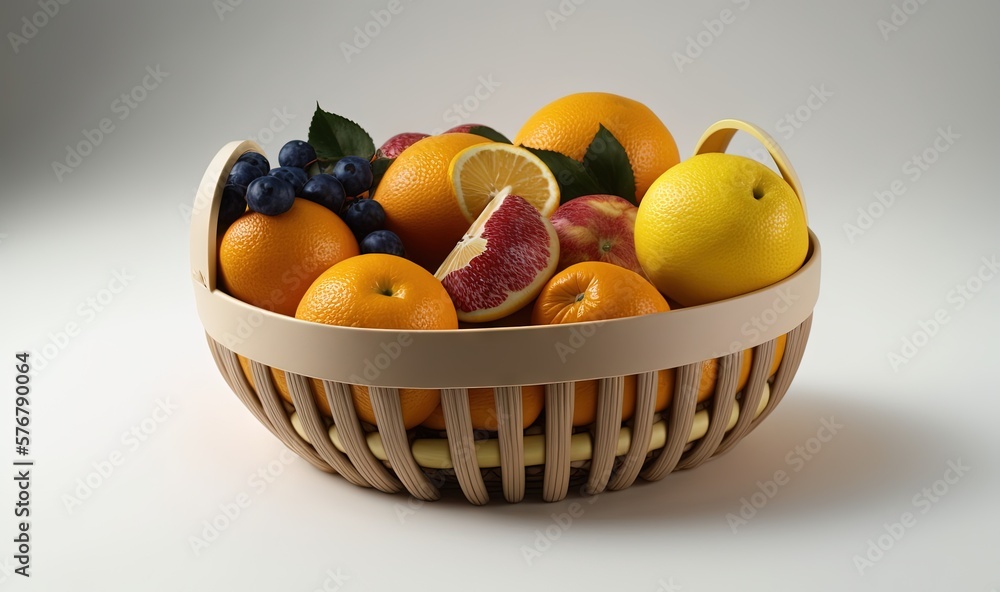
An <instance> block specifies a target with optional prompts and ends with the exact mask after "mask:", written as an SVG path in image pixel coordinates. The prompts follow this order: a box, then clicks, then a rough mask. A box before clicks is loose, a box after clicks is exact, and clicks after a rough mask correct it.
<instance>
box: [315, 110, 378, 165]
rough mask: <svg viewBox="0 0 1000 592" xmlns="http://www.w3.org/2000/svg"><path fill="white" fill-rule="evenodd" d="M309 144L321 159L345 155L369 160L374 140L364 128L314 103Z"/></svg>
mask: <svg viewBox="0 0 1000 592" xmlns="http://www.w3.org/2000/svg"><path fill="white" fill-rule="evenodd" d="M309 144H310V145H312V147H313V148H315V149H316V156H317V157H318V158H319V160H321V161H332V160H337V159H339V158H343V157H345V156H360V157H362V158H366V159H368V160H371V158H372V156H374V155H375V142H373V141H372V137H371V136H369V135H368V132H366V131H365V130H364V128H362V127H361V126H360V125H358V124H356V123H354V122H353V121H351V120H350V119H347V118H346V117H341V116H340V115H337V114H335V113H330V112H327V111H324V110H323V109H321V108H320V106H319V103H316V111H315V112H314V113H313V118H312V122H311V123H310V124H309Z"/></svg>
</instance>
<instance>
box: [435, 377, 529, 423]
mask: <svg viewBox="0 0 1000 592" xmlns="http://www.w3.org/2000/svg"><path fill="white" fill-rule="evenodd" d="M468 396H469V417H470V418H471V420H472V427H473V429H477V430H489V431H491V432H495V431H496V430H497V428H498V427H499V422H498V421H497V407H496V398H495V397H494V394H493V389H491V388H470V389H469V395H468ZM544 406H545V387H544V386H542V385H540V384H536V385H533V386H522V387H521V416H522V420H523V421H522V426H521V427H522V428H526V427H528V426H530V425H531V424H533V423H535V420H536V419H538V416H539V415H541V413H542V408H543V407H544ZM423 425H424V427H428V428H431V429H432V430H443V429H445V423H444V409H443V408H442V407H441V405H438V406H437V407H436V408H435V409H434V411H433V412H432V413H431V414H430V416H428V417H427V419H426V420H424V423H423Z"/></svg>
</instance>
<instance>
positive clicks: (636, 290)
mask: <svg viewBox="0 0 1000 592" xmlns="http://www.w3.org/2000/svg"><path fill="white" fill-rule="evenodd" d="M668 310H670V305H669V304H667V301H666V299H665V298H664V297H663V296H662V295H661V294H660V293H659V292H657V291H656V288H654V287H653V285H652V284H650V283H649V282H647V281H646V280H645V278H643V277H642V276H641V275H639V274H637V273H636V272H634V271H631V270H629V269H625V268H624V267H619V266H618V265H613V264H611V263H605V262H603V261H585V262H583V263H576V264H574V265H570V266H569V267H567V268H566V269H564V270H562V271H560V272H558V273H556V274H555V275H554V276H552V279H550V280H549V282H548V283H547V284H545V287H544V288H542V293H541V294H540V295H539V296H538V300H536V301H535V308H534V310H532V313H531V323H532V324H533V325H552V324H557V323H580V322H584V321H599V320H602V319H618V318H622V317H634V316H639V315H645V314H652V313H656V312H664V311H668Z"/></svg>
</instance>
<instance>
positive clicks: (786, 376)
mask: <svg viewBox="0 0 1000 592" xmlns="http://www.w3.org/2000/svg"><path fill="white" fill-rule="evenodd" d="M812 319H813V317H812V315H809V316H808V317H807V318H806V320H805V321H803V322H802V324H801V325H799V326H798V327H796V328H795V329H793V330H792V332H791V333H789V334H788V338H787V339H786V341H785V355H784V357H782V358H781V366H779V367H778V373H777V375H775V377H774V386H773V387H772V388H771V398H770V400H768V402H767V407H765V408H764V411H763V412H762V413H761V414H760V416H759V417H758V418H757V419H755V420H754V422H753V423H752V424H751V425H750V429H751V430H752V429H754V428H756V427H757V426H758V425H760V422H762V421H764V420H765V419H767V416H768V415H770V414H771V412H772V411H774V408H775V407H776V406H777V405H778V403H780V402H781V399H782V398H783V397H784V396H785V393H786V392H787V391H788V387H789V386H791V384H792V378H794V377H795V373H796V372H798V371H799V364H801V363H802V354H803V353H805V350H806V342H807V341H809V332H810V330H811V329H812Z"/></svg>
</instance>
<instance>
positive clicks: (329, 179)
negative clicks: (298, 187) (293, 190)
mask: <svg viewBox="0 0 1000 592" xmlns="http://www.w3.org/2000/svg"><path fill="white" fill-rule="evenodd" d="M299 197H301V198H303V199H308V200H309V201H314V202H316V203H318V204H319V205H321V206H324V207H326V208H327V209H329V210H330V211H331V212H333V213H334V214H340V209H341V208H342V207H344V186H343V185H341V184H340V181H338V180H337V178H336V177H334V176H333V175H326V174H319V175H316V176H315V177H313V178H311V179H309V180H308V181H307V182H306V184H305V186H304V187H303V188H302V192H301V193H299Z"/></svg>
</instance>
